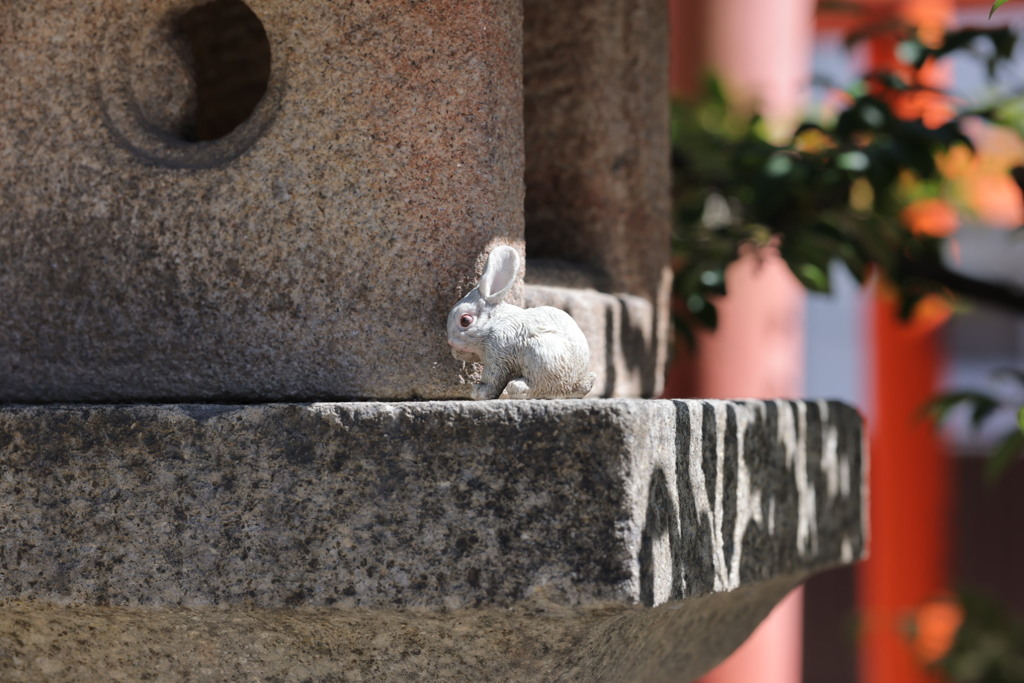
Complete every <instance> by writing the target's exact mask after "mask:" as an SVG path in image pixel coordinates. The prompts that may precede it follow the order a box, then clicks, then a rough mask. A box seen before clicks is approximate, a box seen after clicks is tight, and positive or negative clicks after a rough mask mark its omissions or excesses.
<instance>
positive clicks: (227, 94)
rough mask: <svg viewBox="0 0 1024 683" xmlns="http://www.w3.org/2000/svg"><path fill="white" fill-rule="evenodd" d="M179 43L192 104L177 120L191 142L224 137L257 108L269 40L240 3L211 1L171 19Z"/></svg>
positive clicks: (264, 79)
mask: <svg viewBox="0 0 1024 683" xmlns="http://www.w3.org/2000/svg"><path fill="white" fill-rule="evenodd" d="M175 32H176V34H177V35H178V36H179V37H180V38H181V39H182V40H184V43H185V47H186V50H187V53H188V60H189V66H190V67H191V70H192V80H193V83H194V84H195V101H194V106H193V107H190V108H189V111H188V113H187V114H186V116H185V119H184V120H183V121H182V125H181V129H180V134H181V137H182V138H184V139H185V140H188V141H190V142H202V141H207V140H216V139H218V138H221V137H224V136H225V135H227V134H228V133H230V132H231V131H233V130H234V129H235V128H237V127H238V126H239V125H240V124H241V123H242V122H244V121H245V120H246V119H247V118H249V116H250V115H251V114H252V112H253V110H255V109H256V105H257V104H259V102H260V100H261V99H263V96H264V94H266V92H267V83H268V82H269V80H270V41H269V40H268V39H267V32H266V31H265V30H264V28H263V23H262V22H261V21H260V20H259V18H258V17H257V16H256V15H255V14H254V13H253V11H252V10H251V9H249V6H248V5H246V4H245V3H244V2H242V0H213V1H212V2H208V3H205V4H203V5H199V6H197V7H194V8H192V9H190V10H189V11H187V12H185V13H184V14H182V15H181V16H180V17H178V19H177V21H175Z"/></svg>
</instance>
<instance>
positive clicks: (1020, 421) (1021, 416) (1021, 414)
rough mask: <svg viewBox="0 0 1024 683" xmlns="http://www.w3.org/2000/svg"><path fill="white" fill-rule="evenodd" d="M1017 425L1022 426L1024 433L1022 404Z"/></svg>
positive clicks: (1023, 407) (1023, 409)
mask: <svg viewBox="0 0 1024 683" xmlns="http://www.w3.org/2000/svg"><path fill="white" fill-rule="evenodd" d="M1017 426H1018V427H1020V431H1021V433H1022V434H1024V406H1021V407H1020V410H1019V411H1018V412H1017Z"/></svg>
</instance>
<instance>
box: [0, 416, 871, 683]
mask: <svg viewBox="0 0 1024 683" xmlns="http://www.w3.org/2000/svg"><path fill="white" fill-rule="evenodd" d="M862 443H863V441H862V435H861V429H860V419H859V417H858V415H857V414H856V412H855V411H853V410H852V409H850V408H847V407H845V406H843V405H840V404H837V403H833V402H825V401H819V402H807V403H804V402H790V401H768V402H759V401H750V402H720V401H637V400H610V401H609V400H577V401H492V402H483V403H473V402H424V403H393V404H387V403H340V404H307V405H298V404H275V405H253V406H210V405H206V406H202V405H172V406H63V407H61V406H46V407H44V406H39V407H6V408H0V465H2V467H3V473H2V476H0V525H3V526H4V527H5V529H6V531H5V535H4V537H3V541H2V545H0V572H2V573H3V578H2V579H0V598H2V602H3V603H4V604H5V605H6V607H4V608H2V609H0V644H3V646H4V648H6V650H5V651H6V652H7V653H8V654H7V655H6V657H7V658H6V659H4V658H3V657H0V668H3V669H4V670H5V675H6V671H12V672H15V673H17V675H23V676H26V677H29V674H28V673H26V672H29V671H35V670H36V669H33V668H32V667H38V666H42V665H41V664H39V661H40V660H39V658H40V657H43V659H45V657H46V656H48V655H45V654H44V651H46V652H52V651H54V648H56V650H58V651H59V650H61V648H62V647H64V648H65V649H66V651H67V652H68V653H69V654H68V656H67V658H63V659H60V660H59V661H58V662H57V663H52V664H53V666H54V667H57V666H58V665H59V666H61V667H65V668H63V669H60V671H61V672H63V673H62V675H65V676H66V677H73V676H74V675H78V673H80V672H82V671H86V672H87V671H92V670H102V669H103V668H104V667H113V668H115V669H117V670H118V671H120V672H122V673H124V675H128V676H131V675H133V674H132V672H138V671H143V670H151V667H153V666H156V664H155V663H154V662H157V661H159V662H161V663H162V664H161V666H168V667H171V668H172V669H173V670H180V669H181V668H182V667H187V666H189V665H190V664H189V663H190V662H192V663H193V664H194V662H195V661H196V659H195V657H197V656H199V657H200V658H201V659H202V661H203V662H206V663H208V666H209V667H210V671H212V672H214V673H213V674H211V675H217V676H218V677H219V676H221V675H222V674H223V673H224V672H227V674H229V676H228V677H237V678H244V677H245V675H246V674H245V672H247V671H275V670H296V671H297V670H303V671H304V670H306V669H304V668H302V667H310V668H309V671H310V672H311V673H310V674H309V675H327V673H328V672H333V674H335V675H341V674H342V673H344V674H345V675H355V673H353V672H357V673H358V672H362V674H361V675H364V676H367V677H370V678H374V677H376V678H387V677H389V676H391V677H394V676H399V677H402V676H405V675H412V674H415V675H417V676H422V677H429V676H430V675H431V672H435V671H443V670H445V669H444V667H448V668H449V670H450V671H452V672H454V673H453V675H454V676H456V677H471V676H474V675H489V676H491V677H498V678H507V679H510V680H511V679H521V680H529V679H531V678H532V679H533V680H536V679H537V677H541V678H547V679H560V678H569V679H571V678H574V677H576V678H578V677H580V676H582V677H584V678H593V677H597V678H600V677H601V676H602V675H604V674H605V673H606V674H607V676H606V677H607V678H610V679H616V680H628V679H631V678H633V679H637V680H639V679H640V678H644V679H647V680H651V679H652V677H653V679H657V678H659V677H662V676H665V675H668V673H669V672H674V674H673V675H675V676H677V678H678V677H692V676H695V675H697V674H699V673H700V672H701V671H703V670H704V669H706V668H707V667H709V666H710V665H712V664H713V663H714V662H715V661H717V660H718V659H720V658H721V657H723V656H724V655H725V654H727V653H728V652H729V651H730V650H731V649H732V648H733V647H735V646H736V645H737V644H738V643H739V642H740V641H741V640H742V639H743V638H744V637H745V636H746V634H747V633H749V631H750V630H751V629H752V628H753V627H754V625H756V623H757V622H758V621H760V619H761V618H762V617H763V616H764V615H765V614H766V613H767V611H768V610H769V609H770V608H771V606H772V604H774V602H775V601H776V600H777V599H778V598H779V597H781V596H782V595H783V594H784V593H785V591H786V590H787V589H788V588H790V587H792V586H793V585H796V584H797V583H799V582H800V581H801V580H802V579H803V578H804V577H805V576H806V575H807V573H809V572H813V571H816V570H820V569H823V568H825V567H828V566H831V565H835V564H840V563H848V562H852V561H853V560H855V559H857V558H858V557H860V556H861V555H862V554H863V552H864V541H865V539H864V529H865V517H864V515H865V507H864V500H863V486H864V466H865V462H864V459H863V452H862V448H863V446H862ZM60 605H64V606H65V607H58V606H60ZM658 605H661V606H660V607H656V606H658ZM89 606H91V607H89ZM281 608H294V609H292V610H287V609H286V610H283V611H282V610H281ZM652 608H653V609H652ZM182 609H184V611H182ZM296 610H299V611H296ZM55 619H56V620H59V621H60V623H61V624H63V626H62V627H61V629H59V630H57V629H54V628H53V627H52V624H53V623H54V620H55ZM200 623H201V624H203V626H202V627H201V628H202V630H203V632H209V631H215V632H216V634H217V635H215V636H212V637H210V638H209V639H205V638H204V639H203V642H204V643H205V645H204V648H203V651H202V653H199V654H196V647H197V646H196V645H194V644H193V645H191V646H190V645H188V644H187V642H192V643H195V638H194V637H192V636H187V635H184V634H188V633H191V631H190V630H189V629H192V630H193V631H194V630H195V628H200V627H199V626H196V627H195V628H193V627H191V626H189V624H200ZM90 629H92V630H90ZM680 629H685V631H681V630H680ZM86 631H88V632H90V633H93V634H94V636H96V635H97V634H98V636H97V637H100V638H101V639H102V641H103V642H108V641H109V642H110V643H112V645H111V647H110V648H109V649H103V648H99V649H95V650H93V651H92V652H91V653H85V652H82V651H78V650H76V648H75V647H74V646H67V645H62V644H61V642H60V640H61V638H63V637H64V636H65V635H68V634H78V635H71V636H69V637H72V638H74V637H82V636H81V634H83V633H85V632H86ZM17 632H22V633H24V632H31V634H32V637H31V638H25V639H21V641H20V642H21V644H20V645H19V644H17V642H15V639H14V637H13V636H12V634H14V633H17ZM126 632H131V633H133V634H135V635H133V636H132V637H133V638H135V639H138V640H140V642H150V640H152V641H154V642H156V643H157V644H156V645H154V646H153V648H155V649H151V650H149V652H151V653H152V657H150V656H149V655H146V656H137V657H135V658H125V657H123V656H122V655H120V654H118V653H119V652H120V651H121V649H122V646H121V645H116V643H119V642H123V641H122V640H119V639H121V638H123V634H124V633H126ZM62 634H64V635H62ZM371 634H372V636H371ZM257 637H258V638H259V639H260V641H259V642H261V643H263V644H265V645H266V647H264V646H259V647H256V648H255V649H253V646H252V645H251V643H252V642H253V641H252V639H253V638H257ZM453 639H454V640H453ZM310 640H315V641H316V642H319V643H321V645H318V646H317V647H318V648H319V649H318V650H317V651H316V652H315V653H312V654H311V653H310V652H309V651H308V649H306V648H307V647H312V645H309V642H310ZM296 642H302V643H304V645H303V646H302V647H301V648H299V649H298V650H296V649H294V648H292V646H291V645H289V644H290V643H291V644H294V643H296ZM147 647H149V646H147ZM47 648H49V649H47ZM72 652H76V654H71V653H72ZM44 663H45V662H44ZM49 665H50V664H47V666H49ZM203 666H207V664H203ZM261 666H263V667H265V668H262V669H261V668H259V667H261ZM90 667H93V668H90ZM147 667H149V669H147ZM175 667H177V668H175ZM274 667H277V668H276V669H275V668H274ZM288 667H299V668H294V669H288ZM437 667H441V668H437ZM204 670H205V669H204ZM313 672H315V673H313ZM449 677H450V676H449Z"/></svg>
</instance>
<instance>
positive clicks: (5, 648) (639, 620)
mask: <svg viewBox="0 0 1024 683" xmlns="http://www.w3.org/2000/svg"><path fill="white" fill-rule="evenodd" d="M803 578H804V577H803V576H799V575H796V576H783V577H778V578H775V579H773V580H771V581H763V582H757V583H754V584H751V585H747V586H742V587H740V588H738V589H736V590H734V591H729V592H726V593H715V594H712V595H706V596H703V597H700V598H694V599H692V600H687V601H684V602H681V603H673V604H666V605H662V606H660V607H656V608H654V609H648V608H645V607H642V606H635V605H634V606H632V607H628V606H618V607H605V608H559V607H556V606H551V605H548V606H540V605H536V604H531V605H529V606H525V605H520V606H518V607H515V608H511V609H495V608H481V609H465V610H454V611H436V610H418V609H412V610H369V609H361V608H357V609H348V610H339V609H325V608H318V609H310V608H297V609H273V610H268V609H221V608H215V607H209V608H166V607H160V608H146V607H91V606H86V607H59V606H53V605H43V604H38V603H19V604H9V605H7V606H6V607H4V608H2V609H0V676H2V678H3V679H4V680H5V681H11V682H12V683H14V682H17V681H57V680H59V681H83V680H127V681H137V680H146V679H147V678H149V679H154V678H155V679H156V680H175V681H177V680H215V681H253V680H279V681H311V680H312V681H334V680H342V681H508V682H512V681H523V682H529V683H535V682H537V681H609V682H613V681H614V682H616V683H618V682H622V681H637V682H641V681H642V682H643V683H652V682H657V681H673V682H678V681H686V680H691V679H693V678H695V677H697V676H699V675H700V674H702V673H704V672H705V671H707V670H708V669H710V668H711V667H712V666H714V665H715V664H717V663H718V662H719V661H721V659H722V658H723V657H724V656H725V655H726V654H727V653H729V652H731V651H732V650H733V649H734V648H735V647H736V646H737V645H739V643H740V642H742V640H743V639H744V638H745V637H746V636H747V635H748V634H749V632H750V630H751V629H752V628H753V624H756V623H758V622H759V621H761V619H763V618H764V616H765V615H766V614H767V613H768V612H769V611H770V610H771V608H772V607H773V606H774V605H775V603H776V602H778V600H779V599H781V598H782V596H784V595H785V594H786V592H787V591H788V590H789V589H791V588H792V587H793V586H795V585H797V584H798V583H799V582H800V581H801V580H802V579H803ZM680 605H685V609H680V608H679V607H680Z"/></svg>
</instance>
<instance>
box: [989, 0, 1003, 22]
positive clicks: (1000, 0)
mask: <svg viewBox="0 0 1024 683" xmlns="http://www.w3.org/2000/svg"><path fill="white" fill-rule="evenodd" d="M1006 2H1007V0H996V1H995V2H993V3H992V9H990V10H989V11H988V18H989V19H991V18H992V15H993V14H995V12H996V10H997V9H999V8H1000V7H1002V6H1003V5H1005V4H1006Z"/></svg>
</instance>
